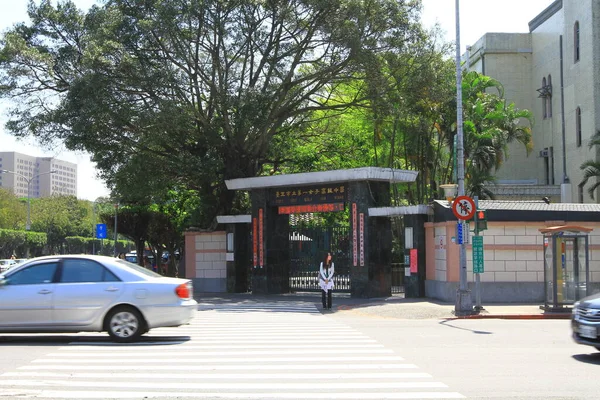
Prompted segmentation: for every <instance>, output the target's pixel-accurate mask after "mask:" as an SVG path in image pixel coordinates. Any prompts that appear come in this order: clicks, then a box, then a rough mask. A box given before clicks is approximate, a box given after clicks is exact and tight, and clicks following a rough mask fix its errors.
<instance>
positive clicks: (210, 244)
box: [185, 231, 227, 293]
mask: <svg viewBox="0 0 600 400" xmlns="http://www.w3.org/2000/svg"><path fill="white" fill-rule="evenodd" d="M226 247H227V235H226V232H225V231H217V232H186V233H185V273H186V275H185V276H186V277H187V278H188V279H192V281H193V283H194V291H195V292H209V293H223V292H226V291H227V262H226Z"/></svg>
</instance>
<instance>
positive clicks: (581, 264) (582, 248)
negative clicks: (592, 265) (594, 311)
mask: <svg viewBox="0 0 600 400" xmlns="http://www.w3.org/2000/svg"><path fill="white" fill-rule="evenodd" d="M586 239H587V237H579V238H577V264H578V268H577V269H578V271H579V286H578V293H577V299H576V300H580V299H582V298H584V297H586V296H587V273H586V272H587V260H586V252H587V249H586V245H585V243H586Z"/></svg>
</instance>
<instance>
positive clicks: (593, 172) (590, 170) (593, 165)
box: [579, 131, 600, 199]
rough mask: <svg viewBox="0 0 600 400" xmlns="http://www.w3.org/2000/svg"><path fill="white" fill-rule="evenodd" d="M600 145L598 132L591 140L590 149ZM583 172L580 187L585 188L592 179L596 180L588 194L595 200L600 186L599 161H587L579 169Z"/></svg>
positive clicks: (599, 132) (599, 133)
mask: <svg viewBox="0 0 600 400" xmlns="http://www.w3.org/2000/svg"><path fill="white" fill-rule="evenodd" d="M597 145H600V131H597V132H596V133H595V134H594V136H592V140H590V144H589V146H588V147H589V149H590V150H591V149H592V148H593V147H594V146H597ZM579 168H580V169H582V170H583V180H582V181H581V183H580V184H579V185H580V186H585V185H586V184H587V182H588V180H589V179H590V178H596V182H595V183H594V184H593V185H592V186H590V187H589V188H588V193H589V195H590V197H591V198H592V199H593V198H594V192H595V191H596V189H597V188H598V186H600V179H598V178H600V161H597V160H587V161H585V162H584V163H583V164H581V166H580V167H579Z"/></svg>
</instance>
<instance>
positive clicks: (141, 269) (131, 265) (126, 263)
mask: <svg viewBox="0 0 600 400" xmlns="http://www.w3.org/2000/svg"><path fill="white" fill-rule="evenodd" d="M115 261H116V263H117V264H121V265H124V266H126V267H128V268H132V269H134V270H136V271H138V272H140V273H142V274H144V275H147V276H152V277H154V278H162V277H163V276H162V275H160V274H157V273H156V272H154V271H151V270H149V269H147V268H144V267H141V266H139V265H137V264H134V263H130V262H129V261H126V260H120V259H117V260H115Z"/></svg>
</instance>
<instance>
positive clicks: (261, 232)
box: [258, 208, 265, 268]
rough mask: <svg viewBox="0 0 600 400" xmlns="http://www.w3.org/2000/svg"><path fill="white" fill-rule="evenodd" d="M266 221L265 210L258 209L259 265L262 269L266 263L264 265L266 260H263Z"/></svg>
mask: <svg viewBox="0 0 600 400" xmlns="http://www.w3.org/2000/svg"><path fill="white" fill-rule="evenodd" d="M264 232H265V231H264V219H263V209H262V208H259V209H258V245H259V248H258V265H260V267H261V268H262V267H263V266H264V265H265V263H264V258H263V255H264V253H263V251H264V248H265V243H264Z"/></svg>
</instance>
